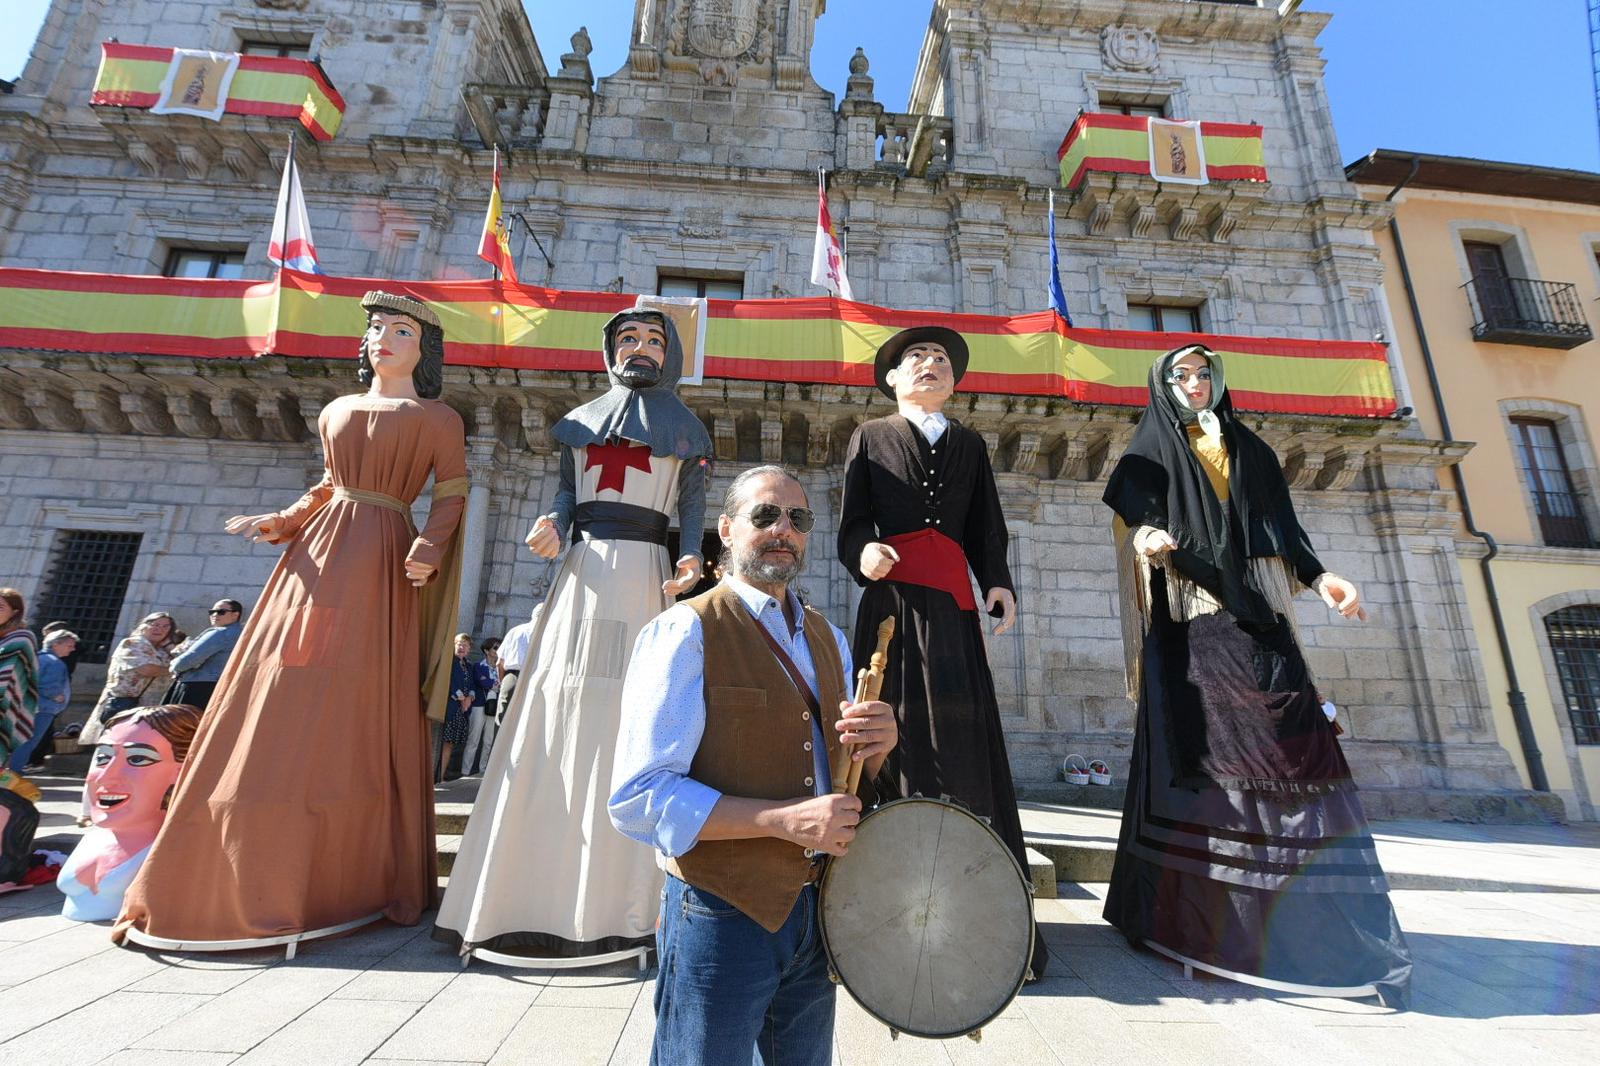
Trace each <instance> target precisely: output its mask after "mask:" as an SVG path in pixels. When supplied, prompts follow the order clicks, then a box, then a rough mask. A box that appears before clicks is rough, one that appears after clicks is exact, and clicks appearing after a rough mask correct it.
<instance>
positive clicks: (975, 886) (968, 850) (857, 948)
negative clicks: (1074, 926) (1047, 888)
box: [818, 797, 1034, 1039]
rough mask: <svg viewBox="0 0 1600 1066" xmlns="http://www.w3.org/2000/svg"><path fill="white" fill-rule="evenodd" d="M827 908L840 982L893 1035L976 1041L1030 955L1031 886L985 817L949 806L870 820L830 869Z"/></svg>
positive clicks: (883, 812) (908, 806)
mask: <svg viewBox="0 0 1600 1066" xmlns="http://www.w3.org/2000/svg"><path fill="white" fill-rule="evenodd" d="M820 892H821V895H820V900H819V907H818V910H819V912H820V915H821V918H820V922H821V926H822V942H823V946H824V947H825V948H826V950H827V952H828V961H829V962H830V963H831V965H832V967H833V972H834V974H835V975H837V977H838V979H839V982H840V983H841V984H843V985H844V987H845V989H846V991H848V992H849V993H850V995H851V996H852V997H853V998H854V999H855V1001H856V1002H857V1003H859V1004H861V1006H862V1007H863V1008H864V1009H865V1010H866V1011H867V1013H869V1014H871V1015H872V1016H873V1017H874V1018H877V1019H878V1020H879V1021H881V1022H883V1023H884V1024H885V1025H887V1026H888V1027H889V1029H890V1031H891V1032H892V1033H895V1034H898V1033H910V1034H911V1035H913V1036H921V1037H929V1038H936V1039H937V1038H946V1037H954V1036H965V1035H969V1034H974V1033H975V1032H976V1031H977V1030H979V1029H981V1028H982V1027H983V1026H984V1025H986V1024H988V1022H989V1021H990V1020H991V1019H993V1018H994V1017H996V1016H997V1015H998V1014H999V1013H1000V1012H1001V1011H1003V1010H1005V1008H1006V1007H1007V1006H1008V1005H1010V1003H1011V1001H1012V1000H1013V999H1015V998H1016V995H1017V992H1018V991H1019V990H1020V989H1021V988H1022V982H1023V980H1024V979H1025V978H1026V976H1027V973H1028V964H1029V963H1030V962H1031V961H1032V956H1033V935H1034V919H1033V887H1032V885H1031V884H1030V882H1029V881H1028V878H1027V877H1026V876H1025V875H1024V873H1023V871H1022V868H1021V867H1020V866H1019V865H1018V864H1017V860H1016V858H1015V857H1013V856H1012V854H1011V851H1010V849H1008V848H1007V847H1006V846H1005V843H1004V842H1003V841H1001V839H1000V837H999V835H998V834H996V833H995V831H994V830H992V829H990V828H989V826H988V825H987V824H985V823H984V822H983V821H982V819H980V818H978V817H977V816H975V815H973V814H972V813H971V812H970V811H968V810H966V809H965V808H963V807H961V806H959V805H957V804H955V803H951V802H948V801H946V800H934V799H924V798H921V797H913V798H911V799H900V800H894V801H893V802H890V803H886V804H884V805H883V806H881V807H878V808H876V809H875V810H873V811H871V812H869V813H868V814H867V815H866V816H865V817H863V818H862V819H861V824H860V825H859V826H858V827H857V829H856V838H855V840H854V841H853V842H852V843H851V844H850V850H849V851H848V852H846V853H845V854H844V855H843V856H841V857H839V858H835V859H832V860H831V861H830V862H829V863H828V869H827V871H826V872H825V873H824V874H823V877H822V885H821V890H820Z"/></svg>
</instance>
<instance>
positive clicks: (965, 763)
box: [839, 415, 1048, 977]
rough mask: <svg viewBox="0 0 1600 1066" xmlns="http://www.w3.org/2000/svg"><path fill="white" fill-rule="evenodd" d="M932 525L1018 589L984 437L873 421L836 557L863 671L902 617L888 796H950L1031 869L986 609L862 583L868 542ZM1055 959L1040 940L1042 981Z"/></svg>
mask: <svg viewBox="0 0 1600 1066" xmlns="http://www.w3.org/2000/svg"><path fill="white" fill-rule="evenodd" d="M925 529H934V530H937V531H939V532H942V533H944V534H945V535H946V536H948V537H949V538H950V539H952V540H954V541H956V542H957V543H959V544H960V546H961V548H962V551H963V553H964V554H965V555H966V558H967V563H968V565H969V566H970V567H971V568H972V573H973V574H974V575H975V576H976V577H977V579H978V586H979V588H981V589H982V590H983V591H984V593H987V592H988V590H990V589H994V588H1003V589H1007V590H1013V586H1012V583H1011V570H1010V567H1009V566H1008V564H1007V562H1006V550H1007V547H1008V544H1009V541H1010V537H1009V534H1008V533H1007V531H1006V522H1005V515H1004V513H1003V512H1002V511H1001V509H1000V495H999V491H998V490H997V488H996V487H995V480H994V469H993V467H992V466H991V465H990V463H989V453H988V450H987V448H986V447H985V445H984V441H983V438H982V437H980V436H979V435H978V434H976V433H974V432H973V431H972V430H970V429H967V428H966V427H965V426H963V425H961V424H960V423H959V422H957V421H955V420H954V419H951V420H950V422H949V425H948V427H947V428H946V429H945V431H944V433H943V434H942V435H941V436H940V438H939V440H938V442H937V443H935V444H933V445H929V443H928V441H927V439H926V438H924V437H923V435H922V433H921V432H920V431H919V430H917V429H916V428H915V427H913V426H912V424H911V423H910V422H908V421H907V420H906V419H904V418H902V417H901V416H900V415H890V416H888V417H887V418H878V419H874V420H872V421H870V422H866V423H864V424H863V425H862V426H861V427H860V428H859V429H857V430H856V432H855V435H854V436H853V437H852V438H851V440H850V451H849V455H848V457H847V458H846V461H845V480H844V497H843V501H842V503H841V506H840V519H839V558H840V560H841V561H842V562H843V563H844V565H845V568H846V569H848V570H849V571H850V573H851V575H852V576H853V577H854V578H855V579H856V581H857V582H858V583H860V584H861V585H863V586H865V591H864V592H863V593H862V595H861V605H860V608H859V609H858V611H857V613H856V628H855V639H854V641H853V642H852V655H853V657H854V659H855V661H856V663H858V664H864V663H866V662H867V660H868V658H869V657H870V656H871V655H872V653H873V651H874V650H875V649H876V647H877V636H878V624H879V623H880V622H882V621H883V619H884V618H885V617H886V616H889V615H893V616H894V617H895V623H896V628H895V639H894V642H893V643H892V644H891V645H890V647H889V663H888V666H887V667H886V669H885V670H884V682H883V691H882V693H881V695H880V698H881V699H882V700H883V701H884V702H886V703H888V704H889V705H890V706H891V707H893V708H894V709H895V715H896V718H897V720H898V723H899V729H900V739H899V742H898V744H897V745H896V746H895V749H894V750H893V751H892V752H890V753H889V756H888V759H887V761H886V762H885V763H884V768H883V770H882V772H881V774H880V776H879V785H880V790H879V794H880V795H884V794H888V795H894V794H896V793H898V794H899V795H901V796H911V795H923V796H931V797H940V796H949V797H950V798H951V799H954V800H956V801H957V802H959V803H961V804H963V805H965V806H966V807H968V808H969V809H971V810H972V811H973V812H974V813H975V814H977V815H979V816H980V817H983V818H986V819H988V820H989V823H990V825H991V826H992V827H993V829H994V831H995V832H996V833H998V834H999V835H1000V838H1001V839H1002V840H1004V841H1005V843H1006V846H1007V847H1008V848H1010V849H1011V852H1012V854H1013V855H1015V856H1016V859H1017V862H1018V863H1019V864H1021V866H1022V869H1023V870H1024V871H1026V870H1027V868H1028V859H1027V853H1026V849H1025V848H1024V845H1023V842H1022V823H1021V820H1020V819H1019V817H1018V815H1017V795H1016V790H1015V788H1014V786H1013V785H1012V780H1011V764H1010V762H1009V760H1008V759H1007V758H1006V746H1005V735H1004V732H1003V731H1002V729H1001V726H1000V707H999V704H998V702H997V700H996V699H995V691H994V677H993V675H992V674H991V673H990V671H989V658H988V654H987V652H986V651H985V650H984V644H983V632H982V630H981V629H980V626H981V625H982V619H981V617H980V616H979V613H978V611H975V610H971V611H969V610H962V609H961V607H960V606H959V605H958V604H957V603H956V600H955V598H954V597H952V596H951V595H950V593H948V592H945V591H942V590H940V589H934V588H928V587H925V586H922V585H912V584H905V583H902V582H897V581H895V580H893V578H892V576H891V577H890V578H887V579H885V580H882V581H868V580H866V579H865V578H864V577H862V575H861V551H862V549H863V548H865V547H866V546H867V545H868V544H870V543H872V542H873V541H881V540H883V539H885V538H888V537H893V536H897V535H900V534H906V533H917V532H920V531H922V530H925ZM1013 591H1014V590H1013ZM1047 960H1048V953H1047V951H1046V949H1045V946H1044V941H1043V938H1042V937H1040V938H1038V939H1036V940H1035V943H1034V951H1033V973H1034V976H1036V977H1037V976H1042V975H1043V974H1044V971H1045V964H1046V961H1047Z"/></svg>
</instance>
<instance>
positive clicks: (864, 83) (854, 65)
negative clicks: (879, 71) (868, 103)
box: [844, 48, 872, 100]
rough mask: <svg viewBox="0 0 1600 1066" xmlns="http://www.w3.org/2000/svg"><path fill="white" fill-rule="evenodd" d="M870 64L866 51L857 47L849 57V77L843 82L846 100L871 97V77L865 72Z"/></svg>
mask: <svg viewBox="0 0 1600 1066" xmlns="http://www.w3.org/2000/svg"><path fill="white" fill-rule="evenodd" d="M871 66H872V64H871V63H869V62H868V61H867V53H866V52H864V51H862V50H861V49H860V48H857V49H856V54H855V55H853V56H851V57H850V77H849V79H848V80H846V81H845V83H844V97H845V99H846V100H871V99H872V77H871V76H870V75H869V74H868V73H867V70H868V69H869V68H870V67H871Z"/></svg>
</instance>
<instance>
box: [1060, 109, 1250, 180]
mask: <svg viewBox="0 0 1600 1066" xmlns="http://www.w3.org/2000/svg"><path fill="white" fill-rule="evenodd" d="M1262 132H1263V131H1262V128H1261V127H1260V126H1256V125H1246V124H1243V123H1236V122H1202V123H1200V142H1201V147H1202V149H1203V153H1204V156H1205V176H1206V178H1207V179H1208V180H1210V181H1266V180H1267V163H1266V157H1265V155H1264V154H1263V152H1262V147H1261V137H1262ZM1056 158H1057V159H1058V160H1060V164H1061V185H1062V187H1063V188H1067V189H1076V188H1077V187H1078V186H1079V185H1081V184H1083V179H1084V176H1085V175H1087V174H1088V173H1089V172H1090V171H1091V170H1102V171H1111V172H1114V173H1118V174H1150V173H1151V172H1152V162H1151V160H1152V156H1151V147H1150V118H1149V116H1148V115H1101V114H1083V115H1079V116H1078V121H1077V122H1074V123H1073V124H1072V129H1070V130H1068V131H1067V136H1066V139H1065V140H1063V141H1062V142H1061V148H1060V150H1059V151H1057V153H1056Z"/></svg>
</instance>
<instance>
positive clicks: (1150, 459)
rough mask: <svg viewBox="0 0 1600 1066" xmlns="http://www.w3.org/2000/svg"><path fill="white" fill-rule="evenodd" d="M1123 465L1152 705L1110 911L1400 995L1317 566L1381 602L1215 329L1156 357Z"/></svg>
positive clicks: (1182, 945)
mask: <svg viewBox="0 0 1600 1066" xmlns="http://www.w3.org/2000/svg"><path fill="white" fill-rule="evenodd" d="M1149 387H1150V399H1149V402H1148V406H1147V407H1146V408H1145V412H1144V415H1143V416H1142V417H1141V418H1140V419H1139V425H1138V428H1136V429H1135V430H1134V434H1133V439H1132V440H1131V441H1130V442H1129V444H1128V447H1127V450H1126V451H1125V452H1124V453H1123V454H1122V457H1121V458H1120V459H1118V460H1117V465H1116V467H1115V469H1113V470H1112V472H1111V477H1110V479H1109V480H1108V481H1107V483H1106V491H1105V497H1104V502H1105V503H1106V504H1107V505H1108V506H1109V507H1110V508H1111V509H1112V511H1113V513H1114V515H1115V517H1114V519H1113V522H1112V528H1113V535H1114V538H1115V541H1116V544H1117V557H1118V567H1117V570H1118V578H1119V582H1120V589H1121V593H1122V623H1123V642H1124V645H1125V649H1126V651H1127V656H1128V658H1127V667H1128V692H1129V695H1130V696H1131V697H1132V698H1133V699H1134V700H1135V701H1136V702H1137V704H1138V717H1137V718H1136V719H1135V726H1134V740H1133V752H1132V758H1131V763H1130V766H1129V769H1128V788H1127V796H1126V799H1125V801H1124V803H1125V805H1124V810H1123V816H1122V829H1121V833H1120V836H1119V838H1118V841H1117V856H1116V862H1115V865H1114V867H1113V870H1112V874H1111V883H1110V885H1109V886H1108V889H1107V893H1106V904H1105V918H1106V920H1107V921H1108V922H1110V923H1111V924H1112V925H1114V926H1116V927H1117V928H1118V929H1119V930H1121V931H1122V933H1123V935H1124V936H1126V937H1127V938H1128V941H1129V943H1131V944H1133V945H1134V946H1135V947H1146V946H1147V947H1150V948H1153V949H1154V950H1156V951H1158V952H1160V953H1161V954H1163V955H1166V956H1168V957H1169V958H1173V959H1175V960H1177V961H1179V962H1183V963H1185V964H1187V965H1189V966H1192V967H1194V968H1196V969H1201V970H1205V971H1206V972H1208V973H1212V974H1216V975H1218V976H1221V977H1228V978H1232V979H1233V980H1236V981H1241V982H1244V983H1247V984H1252V985H1257V986H1262V987H1266V988H1271V989H1276V990H1278V991H1285V992H1293V993H1299V994H1302V995H1314V996H1315V995H1321V996H1364V995H1377V996H1379V997H1381V998H1382V999H1383V1001H1384V1002H1385V1003H1386V1004H1388V1005H1389V1006H1392V1007H1403V1006H1404V1005H1405V1003H1406V999H1407V995H1408V990H1409V986H1410V982H1411V956H1410V952H1409V950H1408V948H1407V947H1406V942H1405V936H1404V934H1402V933H1401V931H1400V926H1399V923H1398V921H1397V920H1396V918H1395V912H1394V908H1393V907H1392V906H1391V905H1390V902H1389V898H1388V884H1387V882H1386V880H1385V878H1384V874H1383V869H1382V868H1381V867H1380V866H1379V864H1378V857H1377V853H1376V851H1375V850H1374V849H1373V843H1372V831H1371V828H1370V827H1369V825H1368V823H1367V819H1366V815H1365V814H1364V813H1363V811H1362V808H1361V800H1360V798H1359V796H1358V795H1357V793H1356V789H1355V783H1354V781H1353V780H1352V779H1351V775H1350V767H1349V764H1348V763H1346V762H1345V758H1344V753H1343V752H1342V751H1341V749H1340V746H1339V741H1338V737H1337V734H1336V732H1335V729H1334V726H1333V723H1332V721H1330V719H1329V718H1328V717H1327V715H1325V714H1324V713H1323V710H1322V701H1321V700H1320V699H1319V698H1318V696H1317V689H1316V682H1315V678H1313V677H1312V676H1311V671H1310V669H1309V668H1308V667H1307V664H1306V661H1305V655H1304V653H1303V652H1302V650H1301V648H1300V643H1299V640H1298V639H1297V637H1296V635H1295V628H1294V614H1295V612H1294V605H1293V603H1292V598H1293V595H1294V593H1295V591H1296V590H1298V589H1299V588H1301V587H1305V588H1309V589H1311V590H1312V591H1314V592H1316V593H1317V595H1318V596H1320V597H1321V599H1322V601H1323V602H1324V603H1325V604H1326V605H1327V606H1328V608H1329V609H1330V610H1332V611H1334V612H1335V613H1336V614H1338V615H1339V616H1340V617H1342V618H1346V619H1350V620H1353V621H1354V620H1362V621H1364V620H1365V619H1366V609H1365V608H1364V607H1362V605H1361V596H1360V593H1359V592H1358V591H1357V589H1356V587H1355V585H1354V584H1352V583H1351V582H1349V581H1347V580H1346V579H1344V578H1342V577H1339V576H1338V575H1337V574H1334V573H1331V572H1330V571H1329V570H1328V569H1327V568H1326V567H1324V566H1323V565H1322V563H1321V561H1320V560H1319V559H1318V558H1317V556H1316V553H1315V551H1314V550H1313V549H1312V546H1311V541H1310V539H1309V538H1308V537H1307V536H1306V533H1305V530H1304V529H1302V528H1301V526H1300V522H1299V520H1298V519H1297V518H1296V517H1295V511H1294V502H1293V500H1292V499H1291V498H1290V495H1289V486H1288V484H1287V482H1286V481H1285V480H1284V476H1283V470H1282V466H1281V464H1280V463H1279V462H1278V457H1277V456H1276V455H1275V454H1273V451H1272V449H1271V447H1269V446H1268V445H1267V444H1266V442H1265V441H1263V440H1262V439H1261V438H1260V437H1259V436H1257V435H1256V434H1255V433H1254V432H1252V431H1251V430H1250V428H1249V427H1248V426H1246V425H1244V424H1243V422H1241V421H1240V420H1239V419H1238V418H1237V417H1236V416H1235V414H1234V411H1233V400H1232V398H1231V396H1230V395H1229V394H1228V391H1227V385H1226V382H1225V381H1224V378H1223V366H1222V359H1221V358H1220V357H1219V356H1218V355H1217V353H1216V352H1214V351H1212V350H1211V349H1209V348H1207V347H1205V346H1204V345H1199V344H1190V345H1185V346H1183V347H1181V348H1175V349H1173V350H1172V351H1170V352H1167V353H1166V354H1165V355H1163V356H1162V357H1161V358H1159V359H1157V360H1156V362H1155V363H1154V365H1153V366H1152V367H1151V368H1150V380H1149Z"/></svg>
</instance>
